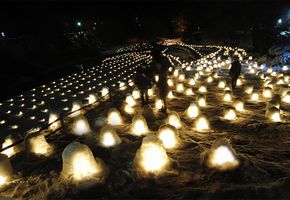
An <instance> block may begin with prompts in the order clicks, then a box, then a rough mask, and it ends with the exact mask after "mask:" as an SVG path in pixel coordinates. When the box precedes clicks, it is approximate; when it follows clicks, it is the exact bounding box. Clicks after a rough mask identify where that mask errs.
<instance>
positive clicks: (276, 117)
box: [271, 112, 281, 122]
mask: <svg viewBox="0 0 290 200" xmlns="http://www.w3.org/2000/svg"><path fill="white" fill-rule="evenodd" d="M271 120H272V121H273V122H280V121H281V116H280V113H279V112H274V113H272V115H271Z"/></svg>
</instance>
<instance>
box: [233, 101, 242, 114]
mask: <svg viewBox="0 0 290 200" xmlns="http://www.w3.org/2000/svg"><path fill="white" fill-rule="evenodd" d="M234 107H235V109H236V110H237V111H239V112H243V111H244V103H243V102H242V101H236V102H235V103H234Z"/></svg>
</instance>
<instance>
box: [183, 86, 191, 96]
mask: <svg viewBox="0 0 290 200" xmlns="http://www.w3.org/2000/svg"><path fill="white" fill-rule="evenodd" d="M185 95H186V96H192V95H193V91H192V89H191V88H187V89H186V90H185Z"/></svg>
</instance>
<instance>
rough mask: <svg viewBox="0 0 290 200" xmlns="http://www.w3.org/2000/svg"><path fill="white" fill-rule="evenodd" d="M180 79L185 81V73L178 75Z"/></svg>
mask: <svg viewBox="0 0 290 200" xmlns="http://www.w3.org/2000/svg"><path fill="white" fill-rule="evenodd" d="M178 80H179V81H181V82H183V81H184V80H185V75H184V74H180V75H179V77H178Z"/></svg>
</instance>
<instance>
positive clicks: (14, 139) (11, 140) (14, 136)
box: [2, 134, 23, 158]
mask: <svg viewBox="0 0 290 200" xmlns="http://www.w3.org/2000/svg"><path fill="white" fill-rule="evenodd" d="M21 139H22V137H21V135H19V134H10V135H8V136H7V137H5V140H4V142H3V144H2V149H4V148H5V147H8V146H10V145H11V144H14V143H15V142H18V141H20V140H21ZM22 149H23V146H22V144H18V145H14V146H12V147H10V148H8V149H6V150H4V151H2V154H5V155H7V156H8V157H9V158H10V157H12V156H13V155H15V154H17V153H19V152H20V151H22Z"/></svg>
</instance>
